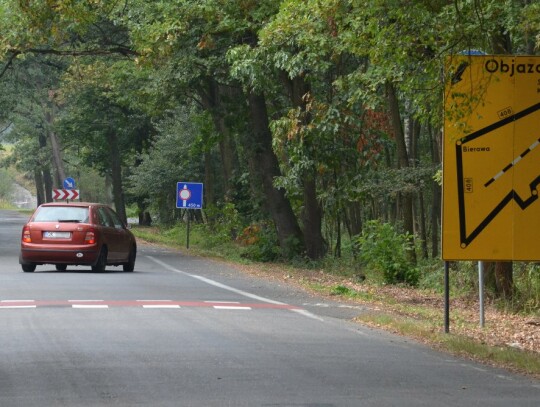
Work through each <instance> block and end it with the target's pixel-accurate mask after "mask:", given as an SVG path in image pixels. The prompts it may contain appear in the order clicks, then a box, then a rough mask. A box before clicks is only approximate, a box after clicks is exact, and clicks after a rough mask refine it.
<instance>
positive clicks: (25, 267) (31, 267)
mask: <svg viewBox="0 0 540 407" xmlns="http://www.w3.org/2000/svg"><path fill="white" fill-rule="evenodd" d="M21 267H22V270H23V271H24V272H25V273H33V272H34V271H35V270H36V265H35V264H21Z"/></svg>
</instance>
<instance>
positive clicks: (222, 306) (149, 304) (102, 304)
mask: <svg viewBox="0 0 540 407" xmlns="http://www.w3.org/2000/svg"><path fill="white" fill-rule="evenodd" d="M38 307H42V308H46V307H49V308H50V307H56V308H61V307H65V308H76V309H108V308H126V307H132V308H146V309H178V308H189V307H199V308H213V309H218V310H252V309H286V310H291V311H296V310H299V308H298V307H295V306H292V305H287V304H264V303H254V304H242V303H239V302H234V303H233V302H230V301H172V300H121V301H117V300H67V301H65V300H35V301H34V300H25V301H18V300H3V301H0V309H4V308H5V309H14V308H38Z"/></svg>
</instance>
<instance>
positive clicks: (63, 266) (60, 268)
mask: <svg viewBox="0 0 540 407" xmlns="http://www.w3.org/2000/svg"><path fill="white" fill-rule="evenodd" d="M66 269H67V264H57V265H56V271H66Z"/></svg>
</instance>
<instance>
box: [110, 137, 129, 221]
mask: <svg viewBox="0 0 540 407" xmlns="http://www.w3.org/2000/svg"><path fill="white" fill-rule="evenodd" d="M107 142H108V143H109V152H110V155H109V162H110V168H111V180H112V192H113V201H114V208H115V209H116V213H117V214H118V216H119V217H120V219H122V221H124V222H125V223H127V215H126V204H125V201H124V190H123V187H122V163H121V160H120V149H119V148H118V138H117V136H116V133H114V132H113V131H109V132H108V133H107Z"/></svg>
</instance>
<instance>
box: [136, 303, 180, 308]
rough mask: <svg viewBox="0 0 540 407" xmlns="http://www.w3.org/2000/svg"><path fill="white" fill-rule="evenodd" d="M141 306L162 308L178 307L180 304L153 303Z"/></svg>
mask: <svg viewBox="0 0 540 407" xmlns="http://www.w3.org/2000/svg"><path fill="white" fill-rule="evenodd" d="M142 307H143V308H160V309H164V308H180V305H174V304H171V305H167V304H155V305H152V304H151V305H143V306H142Z"/></svg>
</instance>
